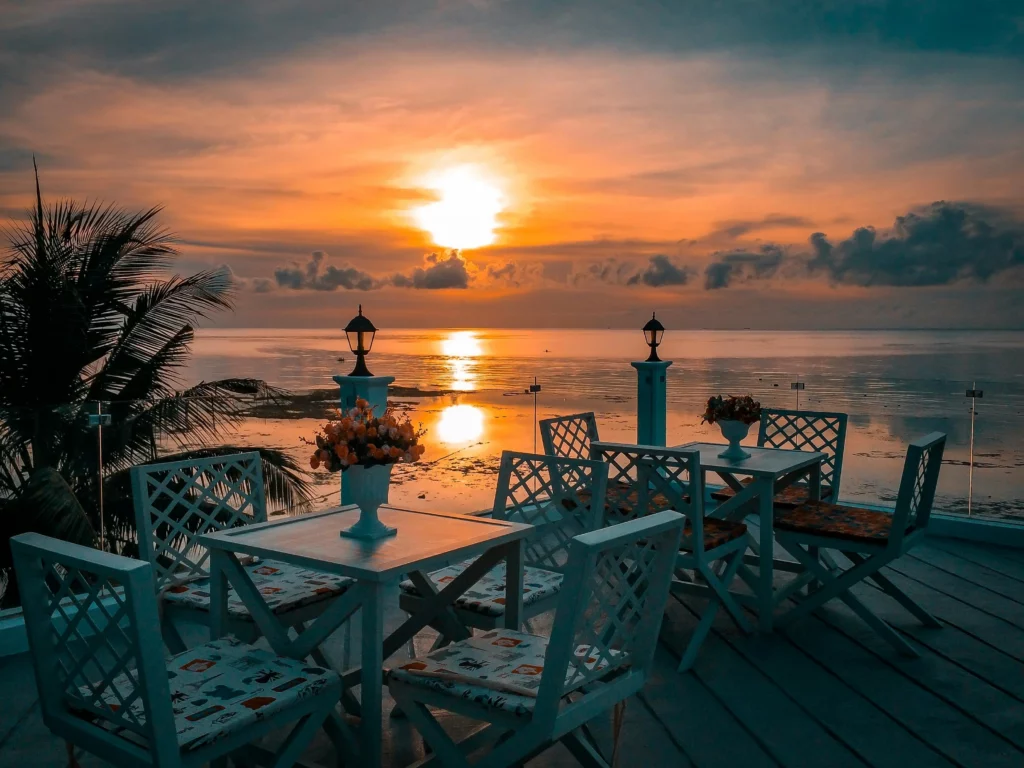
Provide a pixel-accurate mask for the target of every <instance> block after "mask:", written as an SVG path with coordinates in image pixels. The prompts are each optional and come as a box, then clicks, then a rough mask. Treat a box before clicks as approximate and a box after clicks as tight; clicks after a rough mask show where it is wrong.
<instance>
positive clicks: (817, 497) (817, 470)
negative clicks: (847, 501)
mask: <svg viewBox="0 0 1024 768" xmlns="http://www.w3.org/2000/svg"><path fill="white" fill-rule="evenodd" d="M807 497H808V498H809V499H810V500H811V501H821V464H815V465H814V466H813V467H811V472H810V474H809V475H808V476H807ZM836 501H837V500H836V499H832V503H833V504H835V503H836Z"/></svg>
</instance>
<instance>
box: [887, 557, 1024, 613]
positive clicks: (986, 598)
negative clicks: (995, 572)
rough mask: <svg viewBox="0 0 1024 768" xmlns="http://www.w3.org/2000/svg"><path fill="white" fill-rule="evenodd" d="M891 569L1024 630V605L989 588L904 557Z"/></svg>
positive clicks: (890, 567) (890, 565)
mask: <svg viewBox="0 0 1024 768" xmlns="http://www.w3.org/2000/svg"><path fill="white" fill-rule="evenodd" d="M888 568H889V570H891V571H894V572H896V573H899V574H902V575H903V576H906V577H908V578H910V579H913V580H914V581H917V582H919V583H921V584H924V585H925V586H927V587H928V588H929V589H932V590H934V591H936V592H941V593H942V594H944V595H948V596H949V597H955V598H956V599H958V600H962V601H964V602H966V603H969V604H970V605H972V606H973V607H974V608H976V609H977V610H980V611H983V612H985V613H987V614H989V615H990V616H995V617H997V618H999V619H1002V620H1003V621H1005V622H1007V623H1009V624H1012V625H1013V626H1015V627H1017V628H1018V629H1024V604H1021V603H1018V602H1016V601H1015V600H1009V599H1007V598H1005V597H1003V596H1002V595H1000V594H997V593H996V592H993V591H992V590H991V589H988V588H987V587H979V586H978V585H976V584H972V583H971V582H969V581H965V580H964V579H961V578H959V577H958V576H954V575H953V574H951V573H947V572H946V571H944V570H942V569H941V568H936V567H935V566H933V565H929V564H928V563H925V562H922V561H921V560H915V559H913V558H910V557H901V558H900V559H899V560H895V561H893V562H892V563H890V564H889V566H888Z"/></svg>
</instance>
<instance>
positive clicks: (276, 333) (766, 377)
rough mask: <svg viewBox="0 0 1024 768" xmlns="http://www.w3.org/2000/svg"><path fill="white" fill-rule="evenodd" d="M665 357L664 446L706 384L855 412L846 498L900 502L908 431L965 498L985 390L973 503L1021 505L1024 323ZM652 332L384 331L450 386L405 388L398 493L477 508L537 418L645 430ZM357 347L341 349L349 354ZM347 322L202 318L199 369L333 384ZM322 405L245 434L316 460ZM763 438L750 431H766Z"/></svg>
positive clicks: (394, 363)
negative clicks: (942, 441)
mask: <svg viewBox="0 0 1024 768" xmlns="http://www.w3.org/2000/svg"><path fill="white" fill-rule="evenodd" d="M660 352H661V354H662V357H663V358H664V359H667V360H673V361H674V362H673V365H672V367H671V368H670V369H669V383H668V399H669V417H668V439H669V444H673V443H683V442H687V441H689V440H693V439H697V438H705V439H707V438H711V439H719V435H718V431H717V428H713V427H708V426H706V425H702V424H701V423H700V413H701V412H702V410H703V403H704V401H705V400H706V399H707V398H708V396H709V395H712V394H717V393H726V394H747V393H750V394H753V395H754V396H755V397H757V398H759V399H760V400H761V402H762V403H763V404H765V405H773V406H782V407H794V406H796V404H797V403H796V396H797V392H795V391H793V390H792V389H791V388H790V385H791V383H792V382H795V381H802V382H804V383H805V385H806V389H805V390H804V391H803V392H801V393H800V406H801V407H804V408H808V409H820V410H837V411H843V412H846V413H848V414H849V415H850V432H849V436H848V442H847V448H846V451H847V453H846V459H845V463H844V470H843V486H842V494H841V495H842V497H843V499H844V500H850V501H858V500H859V501H864V502H874V503H885V502H889V503H891V502H892V501H893V500H894V498H895V493H896V489H897V486H898V484H899V477H900V472H901V468H902V460H903V454H904V451H905V446H906V443H907V441H909V440H911V439H913V438H915V437H918V436H921V435H923V434H926V433H927V432H930V431H932V430H940V431H943V432H946V433H947V434H948V435H949V443H948V445H947V449H946V459H947V461H946V463H945V465H944V467H943V470H942V475H941V480H940V484H939V498H938V501H937V504H938V506H939V507H940V508H942V509H944V510H948V511H954V512H963V513H966V512H967V497H968V484H969V460H970V442H971V429H972V427H971V401H970V400H969V399H967V398H966V397H965V396H964V392H965V390H966V389H967V388H969V387H972V386H973V385H974V384H975V383H976V386H977V388H979V389H982V390H984V397H983V399H981V400H979V401H978V407H977V413H976V418H975V423H974V491H973V501H972V511H973V513H974V514H984V515H995V516H1000V517H1013V518H1019V519H1022V520H1024V499H1022V496H1024V494H1022V491H1024V333H1022V332H1015V331H1006V332H962V331H877V332H792V331H781V332H776V331H772V332H763V331H745V332H735V331H675V332H669V333H668V334H667V335H666V338H665V343H664V345H663V347H662V348H661V350H660ZM644 353H645V347H644V346H643V339H642V336H641V334H640V332H639V331H602V330H544V331H532V330H531V331H526V330H516V331H507V330H462V331H449V330H394V331H382V332H380V333H379V334H378V336H377V339H376V341H375V344H374V347H373V351H372V354H371V355H370V357H369V358H368V362H369V365H370V368H371V369H372V370H373V372H374V373H377V374H380V375H391V376H395V377H396V382H395V383H396V385H400V386H403V387H414V388H418V389H419V390H421V391H437V390H447V391H449V392H450V394H445V395H443V396H432V397H430V396H427V397H424V396H420V397H414V396H402V397H399V398H397V399H398V400H399V401H400V402H401V403H402V404H403V406H405V407H407V408H409V409H410V410H411V412H412V416H413V419H414V420H416V421H422V423H423V425H424V426H425V427H426V428H427V429H428V435H427V447H428V453H427V455H426V456H425V457H424V462H423V464H421V465H417V466H414V467H401V468H400V469H399V470H398V471H396V486H395V488H394V490H393V492H392V500H393V501H397V502H400V503H407V504H415V505H418V506H421V507H428V508H438V509H449V510H452V511H460V512H461V511H470V510H473V509H480V508H484V507H487V506H489V505H490V502H491V496H492V494H493V487H494V474H495V471H496V465H497V457H498V456H499V455H500V453H501V451H502V449H506V448H509V449H518V450H530V449H532V448H533V446H534V442H535V440H538V439H539V438H537V435H536V430H535V428H534V425H535V424H536V420H535V414H534V402H533V397H532V396H530V395H526V394H524V392H523V391H524V389H525V388H526V387H528V386H529V385H530V384H531V383H533V381H534V377H536V380H537V382H538V383H539V384H540V385H541V392H540V394H539V396H538V397H537V404H536V415H537V416H538V417H540V418H544V417H546V416H549V415H555V414H561V413H570V412H573V411H577V410H593V411H595V412H596V413H597V417H598V421H599V426H600V430H601V436H602V438H604V439H610V440H625V441H632V440H634V439H635V398H636V374H635V371H634V370H633V369H632V368H631V367H630V365H629V362H630V361H631V360H636V359H643V358H644V357H645V356H646V355H645V354H644ZM339 358H344V359H345V361H344V362H339ZM352 363H353V361H352V355H351V354H350V353H349V351H348V348H347V346H346V343H345V340H344V335H343V334H342V333H341V332H340V331H330V332H327V331H319V330H314V331H305V330H265V329H260V330H253V329H232V330H217V331H205V332H200V333H199V335H198V337H197V340H196V344H195V354H194V357H193V360H192V364H191V368H190V369H189V371H188V377H189V379H190V380H191V381H193V382H194V381H200V380H210V379H215V378H221V377H226V376H253V377H260V378H263V379H266V380H267V381H269V382H270V383H272V384H275V385H278V386H282V387H286V388H289V389H292V390H297V391H303V390H309V389H318V388H319V389H322V388H327V387H333V386H334V383H333V382H332V381H331V377H332V376H334V375H336V374H339V373H341V374H345V373H347V372H348V371H349V370H350V369H351V367H352ZM318 424H319V420H316V419H293V420H277V419H267V420H263V419H261V420H252V421H251V422H248V423H246V424H245V425H244V427H243V428H242V434H241V436H240V438H239V439H241V440H242V441H245V442H247V443H248V444H252V445H257V444H263V445H272V446H275V447H281V448H284V449H287V450H289V451H292V452H294V454H295V455H296V456H297V457H301V458H302V459H303V463H305V458H306V454H307V453H308V450H307V449H306V448H305V447H304V446H303V445H302V443H301V440H300V438H301V437H302V436H307V437H308V436H310V435H312V433H313V432H314V431H315V430H316V428H317V426H318ZM753 437H754V435H752V439H753ZM315 479H316V481H317V482H318V483H319V484H320V485H321V487H322V493H323V495H324V498H323V499H322V500H321V501H320V504H321V505H324V506H326V505H328V504H329V503H334V502H335V501H336V488H337V478H335V477H334V476H330V475H326V474H323V473H316V474H315Z"/></svg>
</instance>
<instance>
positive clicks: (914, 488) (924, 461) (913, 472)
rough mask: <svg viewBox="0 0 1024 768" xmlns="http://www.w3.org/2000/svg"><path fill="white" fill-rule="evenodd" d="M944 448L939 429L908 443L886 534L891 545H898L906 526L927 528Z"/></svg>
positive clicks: (908, 527)
mask: <svg viewBox="0 0 1024 768" xmlns="http://www.w3.org/2000/svg"><path fill="white" fill-rule="evenodd" d="M945 449H946V436H945V435H944V434H943V433H942V432H932V433H931V434H929V435H925V436H924V437H921V438H918V439H917V440H914V441H913V442H912V443H910V445H909V446H907V458H906V460H905V461H904V462H903V477H902V478H901V479H900V490H899V494H898V495H897V496H896V510H895V511H894V513H893V525H892V533H891V535H890V536H889V542H890V544H892V545H893V546H898V545H899V543H900V542H901V541H902V539H903V535H904V534H905V533H906V532H907V530H908V529H911V528H915V529H920V530H924V529H925V528H927V527H928V520H929V518H931V515H932V503H933V502H934V501H935V488H936V486H937V485H938V484H939V470H940V469H941V468H942V453H943V451H944V450H945Z"/></svg>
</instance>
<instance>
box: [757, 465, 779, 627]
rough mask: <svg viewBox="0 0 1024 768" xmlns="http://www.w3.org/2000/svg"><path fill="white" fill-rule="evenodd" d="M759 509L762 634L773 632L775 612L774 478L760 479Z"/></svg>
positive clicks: (758, 577)
mask: <svg viewBox="0 0 1024 768" xmlns="http://www.w3.org/2000/svg"><path fill="white" fill-rule="evenodd" d="M754 482H756V483H757V485H758V492H757V507H758V511H759V512H760V515H759V519H760V524H761V542H760V546H759V547H758V549H759V550H760V551H759V552H758V555H759V556H760V561H759V563H758V575H757V584H758V587H757V593H758V594H757V604H758V624H759V626H760V628H761V631H762V632H771V631H772V614H773V613H774V611H775V584H774V578H775V570H774V559H775V533H774V531H773V530H772V524H773V523H774V522H775V483H774V482H773V480H772V478H770V477H769V478H758V479H757V480H755V481H754Z"/></svg>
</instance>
